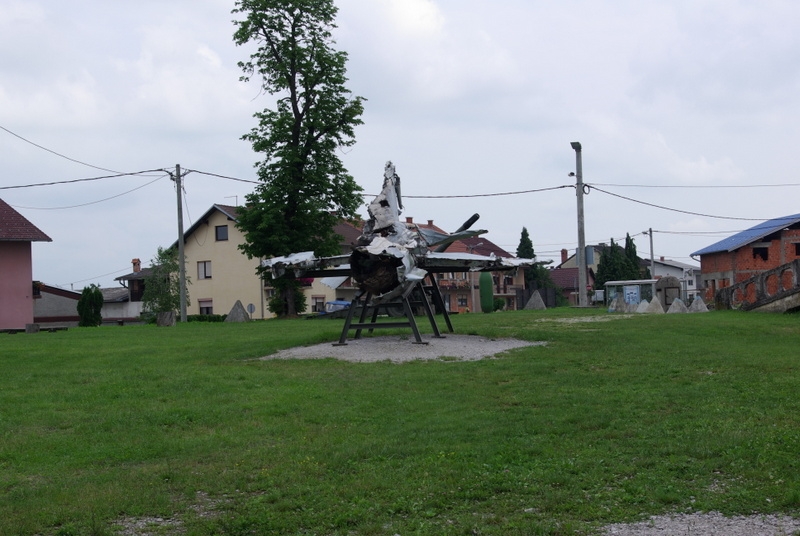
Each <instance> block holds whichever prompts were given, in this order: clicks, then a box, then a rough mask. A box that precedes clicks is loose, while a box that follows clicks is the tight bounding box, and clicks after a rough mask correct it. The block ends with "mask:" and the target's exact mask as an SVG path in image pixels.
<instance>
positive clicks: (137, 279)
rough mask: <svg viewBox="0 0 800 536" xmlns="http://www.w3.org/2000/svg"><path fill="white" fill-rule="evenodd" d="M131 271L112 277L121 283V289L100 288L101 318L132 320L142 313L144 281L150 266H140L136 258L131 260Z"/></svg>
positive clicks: (150, 270) (149, 272)
mask: <svg viewBox="0 0 800 536" xmlns="http://www.w3.org/2000/svg"><path fill="white" fill-rule="evenodd" d="M131 265H132V266H133V271H132V272H131V273H129V274H125V275H121V276H119V277H117V278H115V279H114V281H119V282H120V284H121V285H123V290H122V291H120V290H118V289H100V290H101V292H102V293H103V308H102V309H101V311H100V314H101V315H102V316H103V320H106V319H107V320H108V321H111V320H117V321H123V322H124V321H125V320H126V319H127V320H130V321H133V320H135V319H138V317H139V315H141V314H142V305H143V303H142V297H143V296H144V281H145V279H146V278H147V277H148V276H149V275H150V274H151V273H152V270H153V269H152V268H142V261H140V260H139V259H138V258H136V259H133V260H131Z"/></svg>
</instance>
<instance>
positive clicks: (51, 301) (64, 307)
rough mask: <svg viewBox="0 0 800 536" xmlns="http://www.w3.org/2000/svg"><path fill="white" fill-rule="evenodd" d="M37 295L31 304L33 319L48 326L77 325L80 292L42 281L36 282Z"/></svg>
mask: <svg viewBox="0 0 800 536" xmlns="http://www.w3.org/2000/svg"><path fill="white" fill-rule="evenodd" d="M36 287H38V288H37V290H38V296H37V298H36V299H35V300H34V304H33V321H34V322H35V323H37V324H49V325H50V326H55V325H58V326H65V325H69V326H77V325H78V321H79V320H80V317H79V316H78V300H79V299H81V293H80V292H75V291H73V290H65V289H63V288H58V287H51V286H50V285H45V284H44V283H37V284H36Z"/></svg>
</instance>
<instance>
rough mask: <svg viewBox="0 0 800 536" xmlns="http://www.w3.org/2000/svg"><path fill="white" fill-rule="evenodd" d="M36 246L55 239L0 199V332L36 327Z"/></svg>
mask: <svg viewBox="0 0 800 536" xmlns="http://www.w3.org/2000/svg"><path fill="white" fill-rule="evenodd" d="M32 242H52V239H51V238H50V237H49V236H47V235H46V234H44V233H43V232H42V231H41V230H40V229H39V228H38V227H36V226H35V225H34V224H32V223H31V222H29V221H28V220H27V219H25V218H24V217H23V216H22V214H20V213H19V212H17V211H16V210H14V209H13V208H11V207H10V206H9V205H8V204H7V203H6V202H5V201H3V200H2V199H0V329H12V330H16V329H25V326H26V325H28V324H33V302H34V299H35V297H34V284H33V260H32V255H31V243H32Z"/></svg>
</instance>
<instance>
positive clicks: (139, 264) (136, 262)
mask: <svg viewBox="0 0 800 536" xmlns="http://www.w3.org/2000/svg"><path fill="white" fill-rule="evenodd" d="M131 264H133V273H134V274H135V273H137V272H141V271H142V261H140V260H139V259H132V260H131Z"/></svg>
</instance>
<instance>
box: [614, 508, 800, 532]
mask: <svg viewBox="0 0 800 536" xmlns="http://www.w3.org/2000/svg"><path fill="white" fill-rule="evenodd" d="M601 534H603V535H605V536H677V535H681V536H683V535H686V536H790V535H795V534H800V519H794V518H792V517H789V516H782V515H761V514H756V515H751V516H733V517H725V516H723V515H722V514H720V513H719V512H708V513H694V514H674V515H663V516H653V517H651V518H650V519H649V520H648V521H642V522H640V523H629V524H615V525H608V526H606V527H603V529H602V532H601Z"/></svg>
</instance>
